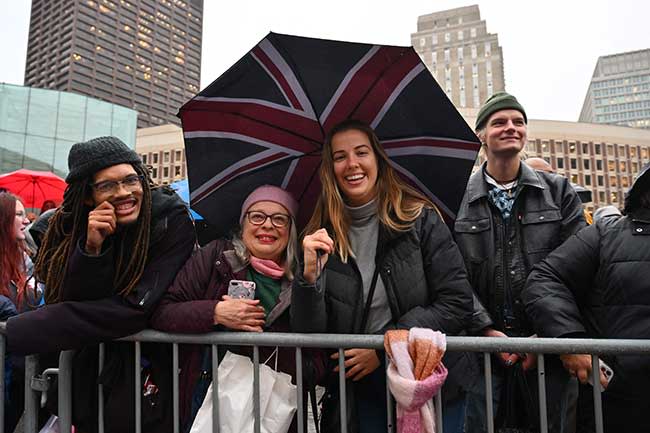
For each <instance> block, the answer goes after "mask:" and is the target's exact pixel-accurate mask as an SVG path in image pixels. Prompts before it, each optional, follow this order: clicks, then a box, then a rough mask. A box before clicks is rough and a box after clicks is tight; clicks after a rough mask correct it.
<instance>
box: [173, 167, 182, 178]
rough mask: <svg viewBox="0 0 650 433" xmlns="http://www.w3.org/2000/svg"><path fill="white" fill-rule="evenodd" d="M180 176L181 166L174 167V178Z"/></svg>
mask: <svg viewBox="0 0 650 433" xmlns="http://www.w3.org/2000/svg"><path fill="white" fill-rule="evenodd" d="M180 175H181V166H180V165H176V166H174V177H176V176H180Z"/></svg>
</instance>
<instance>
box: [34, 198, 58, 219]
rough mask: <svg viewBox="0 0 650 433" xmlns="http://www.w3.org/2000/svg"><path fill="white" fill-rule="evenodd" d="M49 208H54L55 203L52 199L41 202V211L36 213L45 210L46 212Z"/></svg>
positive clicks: (40, 213)
mask: <svg viewBox="0 0 650 433" xmlns="http://www.w3.org/2000/svg"><path fill="white" fill-rule="evenodd" d="M50 209H56V203H55V202H54V201H53V200H45V201H44V202H43V205H42V206H41V211H40V212H39V213H38V215H39V216H40V215H43V214H44V213H45V212H47V211H48V210H50Z"/></svg>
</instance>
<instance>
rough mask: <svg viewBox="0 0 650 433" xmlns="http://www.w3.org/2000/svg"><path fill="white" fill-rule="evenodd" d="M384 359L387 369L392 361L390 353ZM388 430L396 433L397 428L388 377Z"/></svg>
mask: <svg viewBox="0 0 650 433" xmlns="http://www.w3.org/2000/svg"><path fill="white" fill-rule="evenodd" d="M384 359H385V363H386V367H388V363H389V362H390V360H389V359H388V352H385V353H384ZM386 409H387V411H386V412H387V413H386V427H387V428H386V430H387V432H388V433H393V432H394V431H395V427H394V424H393V411H394V410H395V409H394V401H393V394H391V392H390V387H389V386H388V377H386Z"/></svg>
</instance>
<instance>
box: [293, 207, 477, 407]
mask: <svg viewBox="0 0 650 433" xmlns="http://www.w3.org/2000/svg"><path fill="white" fill-rule="evenodd" d="M375 260H376V266H378V268H379V275H380V277H381V279H382V282H383V283H384V286H385V287H386V294H387V297H388V300H389V304H390V310H391V312H392V321H391V323H390V324H389V325H388V326H387V328H386V329H384V330H382V331H381V333H383V332H385V331H387V330H388V329H409V328H411V327H423V328H431V329H434V330H439V331H441V332H444V333H446V334H448V335H459V334H462V333H464V331H465V329H466V326H467V323H468V320H469V317H470V315H471V312H472V291H471V288H470V286H469V283H468V281H467V275H466V273H465V267H464V266H463V259H462V257H461V256H460V253H459V252H458V247H457V246H456V244H455V243H454V241H453V239H452V237H451V234H450V232H449V229H448V228H447V226H446V225H445V223H444V222H443V221H442V220H441V218H440V217H439V215H438V214H437V213H436V211H435V210H432V209H424V210H423V212H422V215H421V216H420V217H419V218H418V219H417V221H416V223H415V225H414V226H413V227H412V228H411V229H410V230H408V231H406V232H401V233H398V232H393V231H390V230H387V229H386V228H385V227H383V226H382V225H381V224H380V232H379V239H378V241H377V252H376V259H375ZM301 269H302V267H301ZM324 280H325V281H321V282H320V283H321V287H323V290H322V291H321V292H318V291H317V290H316V287H315V286H312V285H308V284H307V283H305V282H304V280H303V278H302V276H300V275H299V276H298V277H297V278H296V280H294V287H293V291H292V300H291V327H292V329H293V330H294V331H296V332H329V333H336V334H350V333H361V332H362V331H361V329H362V327H361V325H362V324H361V320H362V317H361V316H362V312H363V310H364V307H365V302H364V299H363V286H362V279H361V274H360V273H359V270H358V268H357V266H356V263H355V262H354V259H352V258H350V259H349V260H348V263H343V262H342V261H341V259H340V257H338V256H337V255H330V257H329V259H328V261H327V264H326V267H325V272H324ZM380 358H381V357H380ZM443 361H444V362H445V365H447V366H448V367H449V376H448V378H447V382H446V384H445V392H444V393H443V395H444V396H445V399H452V398H454V397H455V396H456V395H457V393H458V388H459V387H463V388H465V389H467V388H468V387H469V386H470V385H471V383H472V381H473V380H474V375H475V374H476V372H475V371H474V366H473V364H472V362H471V360H470V359H469V358H468V357H467V356H466V354H465V353H460V352H450V353H448V354H447V355H446V356H445V358H444V359H443ZM351 389H352V387H350V386H348V387H347V390H348V392H350V391H351ZM350 401H352V400H350V398H349V399H348V402H350ZM353 413H354V412H353Z"/></svg>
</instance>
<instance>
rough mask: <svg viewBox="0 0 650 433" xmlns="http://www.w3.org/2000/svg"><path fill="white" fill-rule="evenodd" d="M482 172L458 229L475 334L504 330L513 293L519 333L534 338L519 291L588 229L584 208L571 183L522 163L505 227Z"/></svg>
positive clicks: (463, 206) (471, 183)
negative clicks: (547, 260)
mask: <svg viewBox="0 0 650 433" xmlns="http://www.w3.org/2000/svg"><path fill="white" fill-rule="evenodd" d="M483 170H484V167H482V168H481V169H480V170H479V171H477V172H476V173H474V174H473V175H472V177H471V178H470V180H469V183H468V185H467V191H466V192H465V196H464V197H463V201H462V203H461V206H460V210H459V211H458V216H457V218H456V222H455V226H454V235H455V238H456V242H457V243H458V247H459V248H460V251H461V253H462V254H463V257H464V259H465V265H466V267H467V272H468V275H469V281H470V283H471V284H472V288H473V289H474V291H475V292H476V295H477V296H478V298H479V299H478V300H475V307H476V308H475V311H474V314H473V316H472V324H471V331H473V332H479V331H480V330H481V329H483V328H485V327H487V326H494V327H495V328H496V329H498V330H502V331H503V330H504V328H503V324H502V319H503V318H502V316H503V308H504V307H503V305H504V303H503V299H504V297H505V296H507V293H508V291H510V293H511V295H512V303H513V305H512V308H513V310H514V314H515V316H516V318H517V322H518V325H519V327H520V329H517V330H516V332H518V333H520V334H521V335H530V334H532V332H530V331H531V330H530V325H529V324H528V323H527V318H526V317H525V314H524V308H523V305H522V304H521V301H520V299H519V298H520V291H521V289H522V288H523V286H524V283H525V281H526V277H527V276H528V274H529V273H530V271H531V269H532V267H533V265H535V264H536V263H537V262H539V261H540V260H542V259H543V258H544V257H546V256H547V255H548V254H549V253H550V252H551V251H553V250H554V249H555V248H556V247H558V246H559V245H560V244H561V243H562V242H564V241H565V240H566V239H567V238H569V237H570V236H571V235H572V234H574V233H576V232H577V231H578V230H580V229H581V228H583V227H585V226H586V222H585V220H584V217H583V212H582V204H581V202H580V199H579V198H578V195H577V194H576V192H575V190H574V189H573V188H572V187H571V185H570V184H569V182H568V181H567V179H566V178H564V177H562V176H557V175H554V174H550V173H545V172H541V171H535V170H533V169H531V168H530V167H528V166H527V165H526V164H524V163H522V164H521V173H520V176H519V185H518V187H517V197H516V198H515V202H514V206H513V210H512V216H511V217H510V222H509V224H505V223H504V221H503V219H502V218H501V214H500V212H499V211H498V210H497V209H496V208H495V207H494V206H492V205H491V204H490V203H489V200H488V185H487V182H486V181H485V178H484V175H483ZM479 301H480V302H479ZM483 306H485V307H486V308H487V311H486V309H485V308H483Z"/></svg>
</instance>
